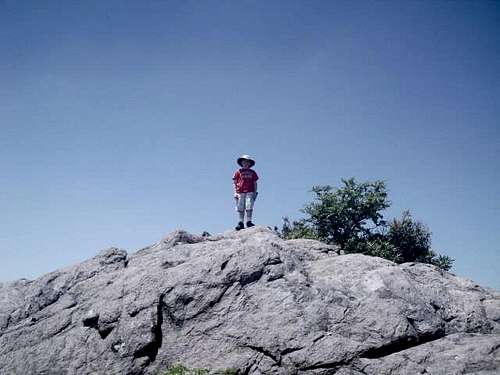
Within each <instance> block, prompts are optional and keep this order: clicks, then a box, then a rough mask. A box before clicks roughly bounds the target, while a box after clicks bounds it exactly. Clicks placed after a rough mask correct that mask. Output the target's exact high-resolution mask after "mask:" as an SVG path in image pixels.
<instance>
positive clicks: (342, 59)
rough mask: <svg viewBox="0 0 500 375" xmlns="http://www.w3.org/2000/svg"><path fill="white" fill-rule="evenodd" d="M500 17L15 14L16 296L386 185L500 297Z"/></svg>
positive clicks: (7, 75) (11, 156) (435, 8)
mask: <svg viewBox="0 0 500 375" xmlns="http://www.w3.org/2000/svg"><path fill="white" fill-rule="evenodd" d="M499 97H500V3H498V2H487V1H482V2H472V1H463V2H458V1H457V2H451V1H427V2H426V1H408V2H405V1H394V2H390V1H384V2H382V1H377V2H371V1H354V2H353V1H346V2H341V1H160V0H155V1H152V0H150V1H148V0H143V1H43V2H40V1H23V2H19V1H14V0H0V130H1V132H0V168H1V173H0V184H1V185H0V186H1V187H2V188H1V195H0V210H1V212H2V215H1V216H0V227H1V230H0V251H1V256H2V262H0V281H6V280H12V279H17V278H21V277H26V278H35V277H38V276H40V275H42V274H43V273H46V272H49V271H52V270H54V269H56V268H60V267H63V266H67V265H70V264H73V263H76V262H79V261H82V260H84V259H87V258H89V257H91V256H93V255H95V254H96V253H97V252H98V251H99V250H101V249H103V248H107V247H109V246H117V247H121V248H124V249H127V250H128V251H135V250H137V249H139V248H141V247H144V246H147V245H149V244H151V243H153V242H155V241H157V240H158V239H160V238H161V237H162V236H164V235H165V234H166V233H168V232H169V231H171V230H173V229H175V228H183V229H186V230H188V231H190V232H194V233H201V232H203V231H205V230H206V231H209V232H211V233H220V232H223V231H225V230H228V229H231V228H233V227H234V225H235V224H236V221H237V216H236V214H235V212H234V209H233V198H232V186H231V176H232V174H233V172H234V170H235V169H236V167H237V166H236V163H235V160H236V158H237V157H238V156H239V155H240V154H242V153H249V154H251V155H253V156H254V157H255V158H256V160H257V164H256V166H255V169H256V170H257V172H258V173H259V175H260V176H261V180H260V184H259V191H260V194H259V200H258V202H257V203H256V207H255V215H254V218H255V220H254V221H255V222H256V223H257V224H263V225H272V226H273V225H280V224H281V218H282V217H283V216H289V217H291V218H298V217H300V215H301V214H300V212H299V210H300V208H302V206H303V205H304V204H305V203H306V202H308V201H310V200H311V199H312V194H311V193H310V191H309V190H310V188H311V187H312V186H313V185H318V184H330V185H333V186H340V184H341V179H342V178H348V177H355V178H357V179H358V180H359V181H367V180H376V179H383V180H385V181H386V182H387V185H388V187H389V191H390V193H389V194H390V199H391V201H392V206H391V208H390V209H388V210H387V211H386V212H385V214H386V216H387V218H391V217H395V216H397V217H399V216H400V215H401V213H402V211H403V210H404V209H410V210H411V212H412V214H413V216H414V217H415V218H416V219H417V220H420V221H422V222H424V223H425V224H426V225H428V226H429V227H430V229H431V231H432V233H433V237H432V238H433V247H434V248H435V249H436V251H438V252H439V253H442V254H446V255H449V256H451V257H452V258H455V266H454V269H453V272H454V273H456V274H458V275H460V276H465V277H468V278H471V279H473V280H475V281H476V282H478V283H479V284H481V285H484V286H491V287H495V288H497V289H500V272H499V271H500V270H499V268H500V267H499V264H500V249H499V244H500V230H499V226H498V223H499V219H500V200H499V193H498V192H499V188H498V186H499V184H500V172H499V171H500V158H499V157H498V155H500V126H499V124H498V121H499V118H500V106H499V105H498V103H499V101H498V100H499V99H498V98H499Z"/></svg>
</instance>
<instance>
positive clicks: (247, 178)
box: [233, 168, 259, 193]
mask: <svg viewBox="0 0 500 375" xmlns="http://www.w3.org/2000/svg"><path fill="white" fill-rule="evenodd" d="M258 179H259V176H257V173H256V172H255V171H254V170H253V169H250V168H240V169H238V170H237V171H236V172H234V176H233V181H234V183H235V185H236V192H237V193H251V192H254V191H255V181H257V180H258Z"/></svg>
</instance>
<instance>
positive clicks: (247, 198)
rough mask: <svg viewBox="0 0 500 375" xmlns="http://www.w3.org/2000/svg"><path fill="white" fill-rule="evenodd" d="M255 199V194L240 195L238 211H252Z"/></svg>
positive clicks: (237, 201)
mask: <svg viewBox="0 0 500 375" xmlns="http://www.w3.org/2000/svg"><path fill="white" fill-rule="evenodd" d="M255 198H256V196H255V193H238V199H237V200H236V211H245V210H252V209H253V204H254V202H255Z"/></svg>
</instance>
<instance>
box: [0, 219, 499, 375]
mask: <svg viewBox="0 0 500 375" xmlns="http://www.w3.org/2000/svg"><path fill="white" fill-rule="evenodd" d="M175 363H182V364H184V365H186V366H188V367H196V368H211V369H215V368H218V369H227V368H233V369H236V370H237V372H238V373H239V374H287V375H288V374H338V375H348V374H351V375H360V374H377V375H378V374H446V375H451V374H499V373H500V293H499V292H498V291H496V290H491V289H486V288H482V287H480V286H479V285H476V284H475V283H474V282H472V281H470V280H466V279H463V278H460V277H457V276H454V275H452V274H451V273H448V272H444V271H441V270H439V269H438V268H436V267H433V266H430V265H424V264H416V263H406V264H402V265H397V264H394V263H392V262H390V261H387V260H384V259H380V258H374V257H368V256H363V255H357V254H352V255H342V254H341V253H340V251H339V250H338V249H337V248H336V247H333V246H328V245H325V244H323V243H320V242H317V241H312V240H288V241H285V240H282V239H281V238H279V237H278V236H276V234H275V233H274V232H273V231H272V230H269V229H268V228H265V227H254V228H251V229H247V230H244V231H240V232H227V233H225V234H223V235H218V236H208V237H202V236H196V235H192V234H189V233H187V232H184V231H175V232H173V233H170V234H169V235H168V236H167V237H166V238H164V239H163V240H161V241H159V242H158V243H156V244H154V245H152V246H150V247H148V248H145V249H142V250H139V251H138V252H136V253H133V254H130V255H129V254H127V252H126V251H124V250H120V249H116V248H111V249H108V250H105V251H103V252H101V253H100V254H99V255H98V256H96V257H94V258H92V259H90V260H88V261H85V262H83V263H81V264H78V265H75V266H72V267H69V268H66V269H61V270H58V271H55V272H52V273H49V274H47V275H45V276H42V277H40V278H39V279H37V280H34V281H28V280H18V281H14V282H9V283H2V284H0V374H9V375H13V374H23V375H26V374H152V373H156V372H157V371H158V370H160V371H163V370H165V369H167V368H168V367H169V366H171V365H172V364H175Z"/></svg>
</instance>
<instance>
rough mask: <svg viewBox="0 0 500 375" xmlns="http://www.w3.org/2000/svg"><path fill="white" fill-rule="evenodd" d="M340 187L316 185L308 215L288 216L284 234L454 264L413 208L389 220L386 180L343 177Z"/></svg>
mask: <svg viewBox="0 0 500 375" xmlns="http://www.w3.org/2000/svg"><path fill="white" fill-rule="evenodd" d="M342 183H343V186H342V187H341V188H336V189H334V188H332V187H331V186H329V185H326V186H315V187H313V189H312V192H313V193H314V194H315V197H314V198H315V200H314V201H313V202H311V203H308V204H306V205H305V206H304V208H303V209H302V210H301V211H302V212H303V213H305V214H306V217H305V218H304V219H301V220H295V221H290V219H288V218H286V217H285V218H283V225H282V229H281V231H279V230H278V233H279V234H280V235H281V236H282V237H283V238H285V239H293V238H310V239H317V240H320V241H323V242H326V243H333V244H337V245H339V246H340V248H341V249H342V250H344V251H345V252H346V253H362V254H366V255H371V256H378V257H382V258H385V259H389V260H391V261H393V262H396V263H403V262H421V263H429V264H433V265H436V266H438V267H440V268H442V269H444V270H449V269H450V268H451V266H452V264H453V259H451V258H450V257H448V256H444V255H438V254H436V252H435V251H434V250H432V249H431V232H430V231H429V229H428V228H427V227H426V226H425V225H424V224H423V223H421V222H418V221H415V220H414V219H413V218H412V217H411V214H410V212H409V211H405V212H403V216H402V218H401V219H393V220H391V221H390V222H387V221H386V220H384V218H383V215H382V213H381V211H383V210H384V209H386V208H388V207H389V206H390V202H389V200H388V198H387V190H386V185H385V183H384V182H383V181H374V182H363V183H358V182H356V180H355V179H354V178H351V179H347V180H346V179H343V180H342Z"/></svg>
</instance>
